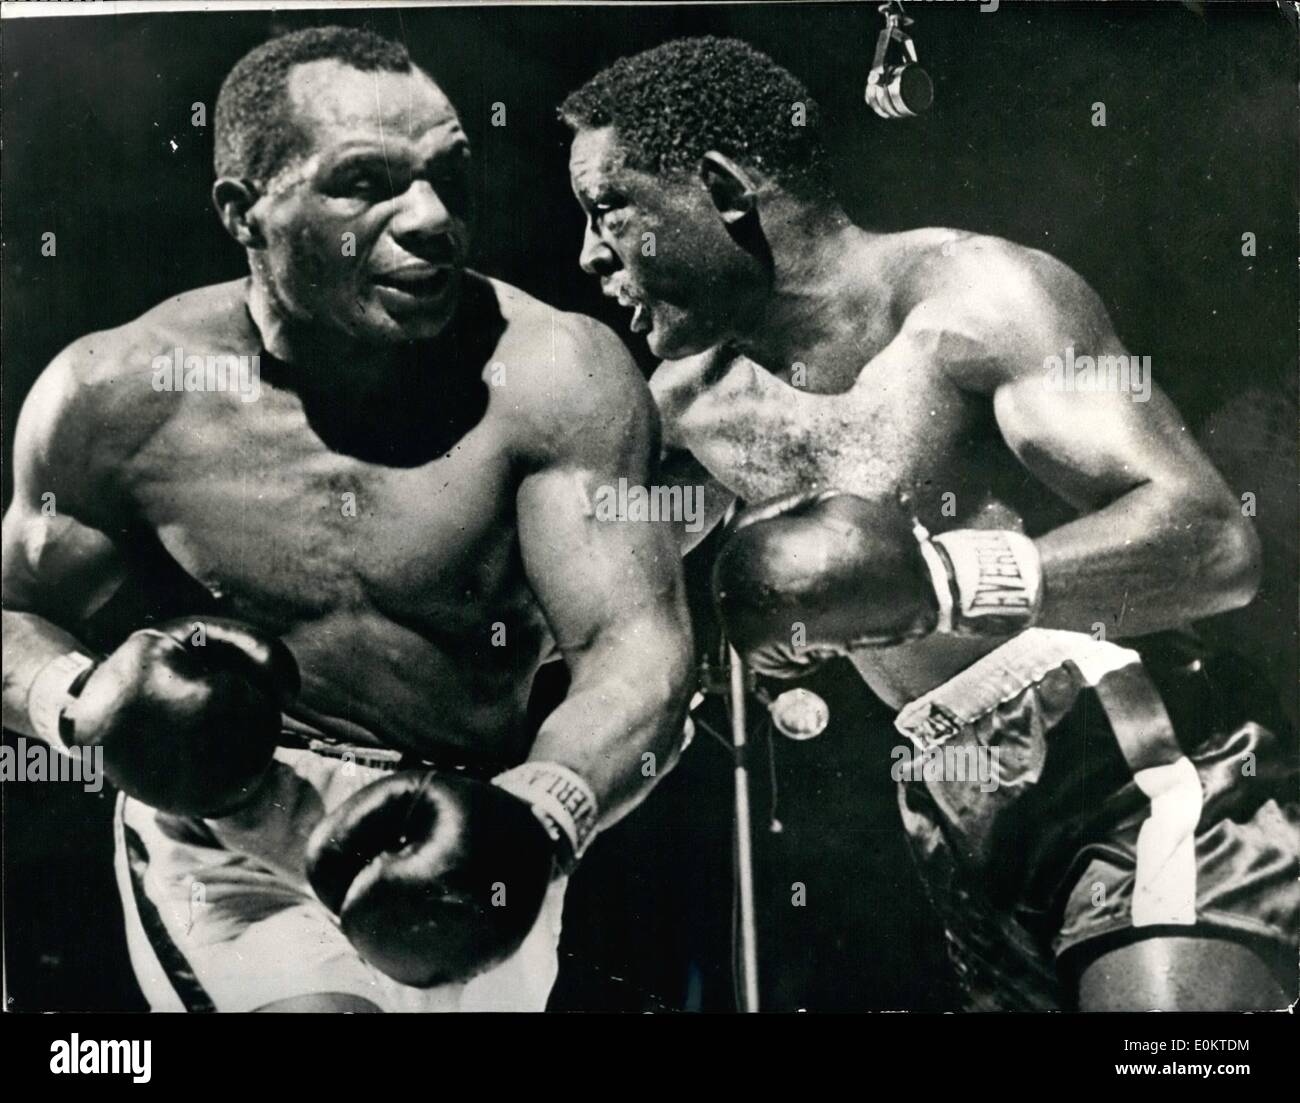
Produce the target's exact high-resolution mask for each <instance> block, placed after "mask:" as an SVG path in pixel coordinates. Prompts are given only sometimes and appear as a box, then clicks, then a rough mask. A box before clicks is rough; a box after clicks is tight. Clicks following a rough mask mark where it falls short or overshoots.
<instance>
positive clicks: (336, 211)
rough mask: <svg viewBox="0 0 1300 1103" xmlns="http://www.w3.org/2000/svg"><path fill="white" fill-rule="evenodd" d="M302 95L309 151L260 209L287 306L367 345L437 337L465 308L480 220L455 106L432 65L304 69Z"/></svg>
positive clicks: (274, 280)
mask: <svg viewBox="0 0 1300 1103" xmlns="http://www.w3.org/2000/svg"><path fill="white" fill-rule="evenodd" d="M288 96H289V101H290V105H291V109H292V111H293V118H294V122H295V123H296V125H297V126H298V127H299V129H300V130H301V131H302V132H303V134H304V136H305V137H306V139H307V152H306V154H305V155H304V156H303V157H302V158H300V159H297V160H294V161H293V162H291V163H290V164H289V165H287V166H286V167H285V169H284V170H283V171H282V172H281V173H279V174H278V175H277V176H276V177H275V178H274V179H273V180H271V181H269V182H268V183H267V185H266V191H265V194H263V195H262V196H261V197H260V198H259V199H258V201H257V203H256V204H254V206H253V208H252V210H251V211H250V214H251V215H252V216H253V217H255V219H256V220H257V223H258V225H259V227H260V229H261V230H262V233H263V236H264V238H265V248H264V249H261V250H259V251H258V252H256V253H255V254H254V264H255V265H257V266H258V268H259V270H260V272H261V274H262V275H263V277H264V278H265V279H266V281H267V283H268V284H269V285H270V288H271V292H272V295H273V296H274V298H275V301H276V304H277V306H278V308H279V309H280V310H282V311H284V312H285V313H286V314H287V315H288V316H289V317H291V318H293V319H295V320H296V321H298V322H306V323H308V324H312V325H317V326H322V327H325V328H329V329H335V330H340V331H342V332H343V333H345V334H347V335H348V336H349V337H352V338H354V339H357V340H360V341H363V342H367V343H374V344H384V343H395V342H403V341H414V340H422V339H427V338H430V337H432V336H434V335H435V334H437V333H438V332H439V331H440V330H441V329H442V328H443V327H444V326H445V325H446V324H447V322H448V321H449V320H450V319H451V317H452V315H453V313H454V311H455V308H456V303H457V300H458V297H459V290H460V283H461V277H462V270H463V266H464V263H465V255H466V248H467V245H468V240H469V232H470V228H471V224H472V221H473V216H472V211H471V195H470V186H469V178H468V174H469V142H468V141H467V140H466V138H465V134H464V132H463V131H462V130H461V127H460V121H459V120H458V119H457V117H456V112H455V110H454V109H453V108H452V106H451V104H450V103H449V102H448V100H447V98H446V97H445V96H444V95H443V94H442V92H441V91H440V90H439V89H438V87H437V86H436V85H435V84H434V83H433V82H432V81H431V80H430V79H429V78H428V77H427V76H426V75H425V74H423V73H421V72H419V71H418V70H412V71H411V72H409V73H386V72H370V73H365V72H361V71H359V70H357V69H353V68H351V67H350V66H347V65H344V64H342V63H340V62H338V61H313V62H310V63H308V64H305V65H299V66H297V67H296V68H294V69H293V71H292V72H291V73H290V74H289V82H288Z"/></svg>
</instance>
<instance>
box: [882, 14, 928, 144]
mask: <svg viewBox="0 0 1300 1103" xmlns="http://www.w3.org/2000/svg"><path fill="white" fill-rule="evenodd" d="M876 10H877V11H879V12H880V14H881V15H883V16H884V17H885V29H884V30H882V31H881V32H880V37H879V38H878V39H876V56H875V59H874V60H873V62H872V64H871V72H870V73H869V74H867V92H866V101H867V105H868V106H869V107H870V108H871V110H872V111H874V112H875V113H876V114H877V115H879V116H880V117H881V118H882V119H910V118H914V117H915V116H917V115H919V114H920V113H921V112H922V111H925V110H926V109H928V108H929V106H930V104H932V103H933V102H934V84H933V83H932V82H931V80H930V76H929V74H928V73H927V72H926V71H925V70H924V69H922V68H921V66H920V65H918V64H917V58H916V44H915V43H914V42H913V41H912V36H911V35H909V34H908V33H907V31H906V29H905V28H907V27H910V26H911V25H912V20H911V19H909V18H908V17H907V16H906V15H905V14H904V13H903V5H902V3H901V2H900V0H889V2H888V3H884V4H881V5H880V7H879V8H877V9H876ZM895 42H896V43H898V47H899V49H898V51H895V52H896V53H897V54H898V55H899V59H898V60H895V61H892V62H891V61H890V56H889V55H890V53H891V51H890V46H891V45H892V44H893V43H895Z"/></svg>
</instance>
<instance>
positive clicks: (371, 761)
mask: <svg viewBox="0 0 1300 1103" xmlns="http://www.w3.org/2000/svg"><path fill="white" fill-rule="evenodd" d="M278 742H279V745H280V746H281V747H286V748H288V749H290V750H296V751H310V752H311V753H312V754H315V755H320V756H321V757H322V758H335V759H339V760H340V761H346V762H350V763H354V764H355V765H357V766H364V767H366V768H368V769H372V770H383V771H386V772H389V773H393V772H396V771H398V770H438V771H440V772H443V773H456V774H461V775H463V776H465V777H473V778H479V779H481V780H488V779H490V778H493V777H495V776H496V775H497V774H499V773H501V772H502V771H503V770H506V769H508V768H509V766H510V765H511V764H510V763H507V762H504V761H480V762H470V761H468V760H466V759H464V758H459V757H457V756H456V755H455V754H453V753H448V754H435V755H428V756H425V755H416V754H413V753H411V752H410V751H402V750H398V749H397V748H395V747H372V746H368V745H366V744H364V743H350V742H347V741H346V740H340V739H327V738H324V737H321V736H313V735H308V734H306V733H305V732H302V731H299V730H295V729H290V728H286V729H284V730H282V731H281V732H280V739H279V741H278Z"/></svg>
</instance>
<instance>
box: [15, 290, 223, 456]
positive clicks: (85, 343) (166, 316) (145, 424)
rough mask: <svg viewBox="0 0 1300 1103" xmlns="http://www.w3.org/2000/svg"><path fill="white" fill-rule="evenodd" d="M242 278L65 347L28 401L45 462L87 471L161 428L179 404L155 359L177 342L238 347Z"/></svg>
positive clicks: (200, 347) (32, 431) (29, 420)
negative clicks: (159, 384)
mask: <svg viewBox="0 0 1300 1103" xmlns="http://www.w3.org/2000/svg"><path fill="white" fill-rule="evenodd" d="M240 282H241V281H236V282H235V283H232V284H221V285H217V286H215V287H206V288H200V289H198V290H197V291H192V292H187V293H185V294H184V295H181V296H176V297H175V298H173V299H169V300H166V301H165V302H163V303H160V304H159V305H157V306H155V307H153V308H152V309H150V310H148V311H146V312H145V313H144V314H142V315H140V316H139V317H138V318H135V319H133V320H132V321H130V322H127V323H125V324H124V325H120V326H116V327H114V328H112V329H105V330H99V331H96V332H93V333H88V334H86V335H85V336H84V337H79V338H78V339H77V340H75V341H73V342H72V343H71V344H69V345H68V346H67V347H66V348H64V349H63V350H62V351H61V352H60V353H59V354H58V355H57V356H56V357H55V358H54V359H53V360H52V361H51V362H50V364H49V366H48V367H46V369H45V370H44V371H43V372H42V373H41V376H40V378H39V379H38V380H37V381H36V384H35V385H34V386H33V387H32V390H31V392H30V393H29V394H28V397H27V400H26V402H25V404H24V419H25V422H26V424H27V426H28V427H29V429H28V434H29V435H30V436H31V437H33V439H39V440H40V442H41V444H40V447H41V448H42V450H43V452H44V453H45V458H46V462H47V463H48V464H50V465H51V466H62V467H67V466H73V467H76V468H77V469H78V470H79V471H80V473H81V474H82V475H83V476H89V475H91V474H92V473H93V472H95V471H96V470H98V471H100V472H102V471H104V470H106V469H109V468H111V467H112V466H113V465H114V464H115V463H117V462H120V461H121V460H122V459H123V458H124V457H125V456H127V455H129V454H130V453H131V452H132V451H133V450H134V449H135V448H137V447H139V445H140V444H141V443H142V442H143V441H144V440H146V439H147V438H148V437H149V436H150V435H151V434H152V433H153V432H155V431H157V429H158V428H160V427H161V426H162V425H163V424H164V423H165V422H166V421H167V420H168V419H169V418H170V417H172V416H173V415H174V414H175V413H176V410H177V407H178V404H177V403H176V401H175V396H174V395H171V394H165V393H161V392H159V391H158V390H157V389H156V388H155V387H154V385H153V383H154V377H155V361H156V360H157V358H158V357H159V356H161V355H169V356H170V355H171V354H172V352H173V350H174V349H175V348H177V347H182V348H188V349H190V350H192V351H211V350H213V349H214V348H215V347H216V346H217V344H218V343H220V344H221V347H222V348H230V347H233V345H232V343H231V342H232V337H231V335H230V333H229V332H228V331H229V329H230V327H231V326H232V325H233V324H234V322H233V321H232V319H233V318H234V311H233V306H232V305H231V304H232V303H233V302H234V301H236V296H237V294H238V291H237V289H238V287H239V286H240ZM238 301H242V300H238Z"/></svg>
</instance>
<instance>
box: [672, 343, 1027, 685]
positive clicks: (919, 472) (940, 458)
mask: <svg viewBox="0 0 1300 1103" xmlns="http://www.w3.org/2000/svg"><path fill="white" fill-rule="evenodd" d="M676 392H677V393H675V394H669V395H666V396H665V400H664V402H663V405H664V406H665V408H666V409H665V412H666V420H671V425H670V427H669V429H668V433H669V439H670V440H672V441H673V442H674V443H676V444H677V445H678V446H680V447H684V448H687V449H689V450H690V451H691V452H692V453H693V454H694V456H695V458H696V459H697V460H698V461H699V462H700V463H701V464H702V465H703V466H704V467H705V468H706V469H707V470H708V471H709V473H710V474H711V475H712V476H713V477H714V478H715V479H717V480H718V481H719V482H720V483H721V484H722V485H723V486H725V487H726V488H727V489H728V490H730V491H731V492H732V493H734V494H736V495H737V496H738V497H740V498H742V499H744V500H745V501H747V502H750V503H753V502H758V501H762V500H763V499H765V498H769V497H772V496H774V495H778V494H785V493H791V492H796V491H801V490H806V489H809V488H810V487H811V486H813V485H816V484H820V485H825V486H831V487H835V488H837V489H839V490H844V491H847V492H849V493H853V494H857V495H859V496H861V497H864V498H871V499H882V498H883V499H890V500H896V499H897V496H898V495H899V494H900V493H906V494H907V495H908V496H909V498H910V506H911V508H912V509H913V510H914V511H915V513H916V514H917V516H918V517H919V518H920V519H921V521H922V522H924V523H925V524H926V525H927V526H928V527H929V528H930V529H931V531H935V532H941V531H944V530H947V529H953V528H1012V529H1021V528H1024V527H1027V526H1032V525H1035V524H1037V523H1038V522H1039V521H1040V520H1041V517H1042V514H1043V508H1044V507H1043V504H1042V502H1043V498H1044V497H1045V496H1044V494H1043V492H1042V490H1041V488H1040V487H1038V486H1037V484H1036V483H1035V482H1034V481H1033V480H1032V479H1031V478H1029V476H1028V475H1027V473H1026V472H1025V470H1024V469H1023V468H1022V467H1021V466H1020V465H1019V463H1018V461H1017V460H1016V459H1015V457H1014V456H1013V455H1012V453H1011V452H1010V450H1009V449H1008V448H1007V447H1006V445H1005V444H1004V443H1003V441H1002V439H1001V437H1000V435H999V433H998V432H997V428H996V424H995V421H994V418H993V412H992V404H991V403H990V402H989V401H988V400H987V399H981V397H980V396H971V395H966V394H963V393H961V392H960V391H958V390H957V389H956V388H955V387H954V386H952V384H951V383H949V382H948V381H947V380H946V379H944V378H942V377H941V376H936V375H935V374H931V373H929V372H927V371H926V370H924V369H918V370H917V371H915V372H910V373H907V374H902V373H897V372H891V373H888V374H886V373H884V372H881V371H879V370H876V369H875V367H873V365H872V364H871V363H867V365H866V366H865V367H864V368H863V369H862V371H861V373H860V374H859V376H858V378H857V381H856V383H855V384H854V385H853V386H852V387H851V388H850V389H849V390H847V391H845V392H843V393H838V394H818V393H812V392H809V391H805V390H801V389H800V388H798V387H795V386H791V385H790V384H787V383H785V382H784V381H782V380H780V379H778V378H777V377H775V376H774V375H772V374H771V373H769V372H766V371H763V370H762V369H761V368H758V367H756V366H755V365H753V364H751V363H749V362H748V361H745V360H743V359H742V360H736V361H734V362H732V363H730V364H726V365H720V366H717V367H715V368H714V369H713V370H712V371H709V372H706V373H703V374H701V375H700V377H699V379H698V381H697V384H696V385H694V386H692V385H691V383H690V382H689V381H687V380H682V386H681V387H680V388H676ZM997 642H999V641H996V640H967V639H956V638H949V637H931V638H927V639H923V640H918V641H915V642H912V643H908V644H904V645H901V646H898V647H892V648H881V649H871V650H864V651H860V652H858V653H856V654H855V655H854V656H853V662H854V665H855V666H856V667H857V669H858V671H859V673H860V674H861V675H862V677H863V678H864V680H865V681H866V682H867V684H868V685H869V686H870V687H871V688H872V689H873V690H874V691H875V692H876V693H877V694H878V695H879V696H880V697H881V698H882V699H883V700H884V701H886V702H887V703H888V704H890V705H892V706H894V707H896V708H897V707H901V706H902V705H903V704H905V703H906V702H907V701H909V700H912V699H914V698H915V697H917V696H919V695H920V694H921V693H923V692H925V691H926V690H928V689H931V688H933V687H934V686H935V685H937V684H939V683H940V682H942V681H944V680H946V679H947V678H948V677H951V676H952V674H954V673H956V672H957V671H958V670H961V669H963V668H964V667H965V666H967V665H969V664H970V663H971V662H973V661H974V660H975V659H976V658H978V657H979V656H980V655H981V654H983V653H984V652H986V651H988V650H990V649H991V648H992V647H994V646H996V644H997Z"/></svg>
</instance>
